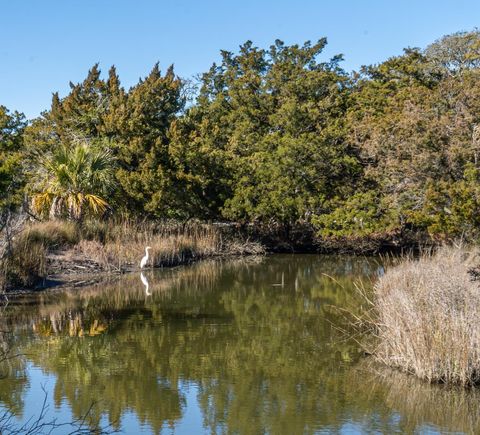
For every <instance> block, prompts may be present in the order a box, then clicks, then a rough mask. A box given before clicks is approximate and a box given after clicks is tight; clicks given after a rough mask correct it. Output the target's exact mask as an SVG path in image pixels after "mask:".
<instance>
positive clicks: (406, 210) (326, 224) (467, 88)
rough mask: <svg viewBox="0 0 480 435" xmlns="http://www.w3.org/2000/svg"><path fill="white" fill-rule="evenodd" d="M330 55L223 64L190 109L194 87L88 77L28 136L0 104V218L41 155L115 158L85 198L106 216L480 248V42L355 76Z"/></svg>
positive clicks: (469, 37)
mask: <svg viewBox="0 0 480 435" xmlns="http://www.w3.org/2000/svg"><path fill="white" fill-rule="evenodd" d="M325 45H326V39H321V40H319V41H318V42H317V43H315V44H312V43H310V42H307V43H305V44H303V45H302V46H300V45H291V46H288V45H285V44H284V43H283V42H282V41H279V40H277V41H275V43H274V44H273V45H272V46H271V47H270V48H268V49H261V48H258V47H255V46H254V45H253V44H252V43H251V42H246V43H245V44H243V45H242V46H241V47H240V49H239V51H238V52H237V53H231V52H227V51H222V52H221V61H220V62H219V63H218V64H214V65H212V67H211V68H210V69H209V70H208V71H207V72H205V73H204V74H203V75H202V76H201V78H200V80H199V84H198V88H197V92H196V99H195V101H190V104H186V103H187V100H188V96H189V90H190V86H189V83H188V82H187V81H185V80H183V79H181V78H179V77H178V76H177V75H175V73H174V70H173V67H170V68H168V69H167V71H166V72H165V73H162V72H161V71H160V69H159V66H158V64H157V65H155V66H154V68H153V69H152V71H151V72H150V74H149V75H148V76H146V77H145V78H143V79H141V80H139V82H138V83H137V84H136V85H135V86H133V87H131V88H130V89H128V90H127V89H124V88H123V87H122V86H121V84H120V81H119V78H118V76H117V73H116V71H115V68H114V67H112V68H111V69H110V71H109V73H108V77H106V78H102V76H101V72H100V70H99V68H98V65H94V66H93V68H92V69H91V70H90V71H89V73H88V75H87V77H86V78H85V80H84V81H83V82H81V83H78V84H72V83H71V84H70V88H71V89H70V93H69V94H68V95H67V96H65V97H64V98H60V97H59V95H58V94H54V95H53V99H52V105H51V108H50V110H48V111H45V112H44V113H42V115H41V116H40V117H38V118H37V119H35V120H33V121H32V122H31V123H30V125H28V126H26V124H25V120H24V117H23V116H22V115H20V114H18V113H10V112H8V110H7V109H6V108H4V107H3V106H2V107H0V188H1V190H0V205H1V207H3V208H5V207H12V206H13V205H14V204H18V202H19V198H22V197H23V196H24V195H25V194H26V195H27V196H34V195H36V194H37V195H38V194H39V193H44V192H43V190H42V189H44V188H45V186H43V187H42V186H40V185H39V184H38V179H39V177H38V173H39V172H40V173H42V174H43V175H45V173H46V172H45V167H42V164H41V163H40V162H39V159H37V158H35V156H36V155H38V154H39V153H41V154H43V155H46V156H50V157H49V158H50V159H51V161H56V160H58V156H57V157H56V153H58V152H59V151H58V150H60V149H62V150H64V152H67V151H68V149H71V154H72V156H73V155H74V154H75V153H76V152H78V150H77V148H78V147H80V146H81V147H91V148H92V149H95V150H97V151H98V152H107V153H108V156H109V158H111V165H112V177H111V178H108V180H107V179H105V180H106V181H105V183H107V182H108V186H107V187H106V188H105V186H102V185H98V184H95V183H93V184H92V183H91V185H89V187H88V188H87V187H85V188H84V189H85V193H88V194H91V195H97V196H98V197H99V198H101V199H104V200H106V201H107V200H108V204H109V210H110V211H113V212H114V213H115V212H123V213H127V214H128V213H130V214H134V215H143V216H150V217H152V218H175V219H180V220H184V219H189V218H198V219H203V220H210V219H218V220H231V221H236V222H243V223H255V224H258V225H269V226H275V225H276V226H279V227H292V226H296V225H308V226H310V227H311V228H314V230H315V231H316V233H317V234H319V235H320V236H322V237H327V238H328V237H357V236H369V235H375V234H388V233H391V232H394V231H398V230H401V229H402V228H406V227H409V228H416V229H420V230H423V231H426V232H428V233H429V234H431V235H434V236H437V237H453V236H457V235H460V234H463V235H465V234H469V235H472V236H475V235H477V233H478V230H479V228H480V213H479V209H480V187H479V186H480V185H479V176H480V175H479V164H480V163H479V161H478V157H479V151H480V150H479V147H480V140H479V139H478V136H479V134H477V136H475V131H477V133H478V132H479V130H478V128H477V125H478V124H480V32H479V31H473V32H461V33H456V34H453V35H448V36H445V37H443V38H442V39H440V40H438V41H436V42H434V43H433V44H431V45H430V46H429V47H427V48H426V49H424V50H421V49H415V48H409V49H406V50H405V51H404V54H403V55H401V56H397V57H392V58H390V59H388V60H386V61H385V62H383V63H381V64H378V65H373V66H367V67H363V68H362V69H361V70H360V71H359V72H356V73H353V74H347V73H346V72H345V71H344V70H343V69H342V68H341V60H342V57H341V56H336V57H334V58H332V59H330V60H321V57H322V56H321V54H322V51H323V49H324V47H325ZM65 150H67V151H65ZM47 178H48V177H47ZM50 180H51V178H50ZM12 204H13V205H12ZM99 212H103V210H99Z"/></svg>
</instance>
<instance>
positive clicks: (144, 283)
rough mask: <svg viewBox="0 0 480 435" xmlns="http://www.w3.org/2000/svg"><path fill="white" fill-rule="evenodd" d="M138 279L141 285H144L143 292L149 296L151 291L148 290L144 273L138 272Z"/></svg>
mask: <svg viewBox="0 0 480 435" xmlns="http://www.w3.org/2000/svg"><path fill="white" fill-rule="evenodd" d="M140 279H141V281H142V283H143V285H144V286H145V294H146V295H147V296H151V295H152V293H150V292H149V291H148V288H149V285H148V281H147V278H146V277H145V275H144V274H143V272H140Z"/></svg>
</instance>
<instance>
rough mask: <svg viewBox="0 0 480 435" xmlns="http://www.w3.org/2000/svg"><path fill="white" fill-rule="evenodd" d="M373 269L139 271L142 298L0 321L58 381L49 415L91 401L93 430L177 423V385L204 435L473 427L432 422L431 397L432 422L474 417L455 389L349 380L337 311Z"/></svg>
mask: <svg viewBox="0 0 480 435" xmlns="http://www.w3.org/2000/svg"><path fill="white" fill-rule="evenodd" d="M379 270H381V269H380V266H379V265H378V264H377V262H376V261H374V260H367V259H358V258H357V259H355V258H349V257H322V256H314V255H312V256H271V257H266V258H259V259H247V260H239V261H227V262H226V261H218V262H202V263H199V264H197V265H194V266H191V267H185V268H179V269H176V270H163V271H160V272H150V273H149V275H148V280H149V282H150V291H149V293H150V292H151V295H149V296H148V297H145V296H146V294H145V286H144V282H143V281H144V280H143V279H142V280H139V279H138V275H136V274H135V275H129V276H124V277H122V278H120V279H117V280H115V281H112V282H110V283H106V284H105V283H104V284H99V285H96V286H92V287H90V288H84V289H80V290H79V289H72V290H66V291H56V292H50V293H43V294H40V295H34V296H31V295H30V296H24V297H22V298H19V299H18V300H17V301H16V303H15V304H12V306H11V307H10V309H11V317H8V316H7V317H5V318H4V319H3V322H4V323H5V327H8V326H12V325H15V324H16V325H18V324H20V325H21V326H17V327H16V329H15V335H14V337H15V341H16V343H15V346H16V347H17V348H18V349H19V350H20V351H21V352H23V353H25V354H27V355H28V357H27V358H28V361H30V362H31V363H33V364H35V365H36V366H38V367H41V368H42V370H43V371H44V372H45V373H46V374H50V375H54V376H55V379H56V382H55V389H54V397H53V400H54V404H55V406H57V407H59V406H60V404H61V403H62V401H65V400H66V401H67V402H68V404H69V406H70V407H71V410H72V413H73V415H74V416H81V415H83V414H84V413H85V412H86V410H88V408H89V407H90V406H91V403H92V401H94V402H95V404H94V407H93V409H92V411H91V416H90V417H91V425H92V428H95V427H98V425H99V424H100V421H101V418H102V415H103V416H107V418H108V419H109V421H110V422H112V423H115V422H117V423H119V422H121V421H122V416H123V417H124V416H125V415H126V414H128V412H131V411H132V412H134V413H135V414H136V416H137V417H138V420H139V421H140V422H142V423H143V424H145V425H148V426H149V427H150V428H151V430H152V431H153V432H154V433H159V432H161V430H162V428H164V427H166V426H168V427H175V426H176V425H178V424H179V422H180V421H181V420H182V418H184V417H185V410H186V407H187V406H190V405H189V404H188V403H187V396H186V387H185V386H186V385H187V386H188V385H189V386H194V387H195V390H194V391H196V399H197V405H198V406H199V408H200V409H201V411H202V418H203V424H204V428H205V430H206V431H207V432H228V433H230V432H237V433H242V434H249V433H251V434H257V433H264V432H270V433H313V432H315V431H319V430H327V431H333V432H337V431H340V430H341V429H342V428H344V427H345V425H346V424H349V425H354V426H355V425H356V426H355V427H358V428H359V430H362V431H366V432H370V431H381V432H384V433H385V432H388V433H390V432H395V431H401V430H408V431H414V430H415V429H418V428H421V427H422V425H424V424H427V423H429V424H433V425H435V424H438V425H440V426H441V427H442V428H447V429H449V430H450V429H451V430H459V431H463V430H466V429H471V428H472V427H474V426H475V427H477V428H478V421H477V419H472V417H471V416H470V417H469V416H467V414H466V413H463V412H459V413H457V414H456V418H455V419H453V418H452V419H451V421H450V422H449V421H448V420H447V419H445V418H442V416H441V415H439V414H438V412H437V413H435V412H432V409H433V407H435V403H434V402H435V401H436V402H441V403H442V404H443V408H444V409H445V411H444V412H445V414H443V415H448V412H449V411H451V415H454V411H456V408H457V407H458V408H459V407H462V406H463V407H465V406H467V408H468V409H469V411H470V412H474V411H475V412H476V413H477V414H475V415H478V410H479V406H478V404H477V402H476V401H475V400H476V399H475V397H476V396H475V397H473V396H469V395H468V394H467V393H464V394H463V396H462V399H461V400H458V401H455V399H453V397H459V396H458V394H457V393H456V392H452V391H447V390H439V391H438V390H433V388H434V387H431V386H426V385H424V384H422V385H423V387H422V388H423V390H425V391H423V390H422V394H418V395H416V396H415V397H416V401H417V406H416V407H415V408H412V409H410V408H408V406H406V405H405V403H406V402H407V401H408V400H407V399H408V395H409V394H410V392H411V391H413V390H412V388H410V387H408V388H405V389H401V388H396V389H395V390H394V389H393V388H392V386H391V385H390V384H391V377H390V376H385V377H382V376H379V375H374V374H372V373H373V372H372V371H371V370H369V371H368V373H370V375H369V376H367V375H365V374H364V372H365V368H362V370H361V371H360V370H359V367H363V366H359V364H364V361H363V360H362V358H361V353H360V350H359V349H358V346H357V344H356V343H355V341H354V340H349V339H346V338H345V336H343V335H341V334H339V333H338V332H337V328H347V329H348V324H347V320H346V319H345V317H344V315H343V314H342V312H341V310H339V309H338V308H342V309H347V310H349V311H351V312H354V313H358V312H360V310H361V299H360V297H359V295H358V293H357V291H356V290H355V288H354V282H355V280H358V279H360V278H362V279H363V280H364V281H365V282H370V280H373V279H374V278H375V276H376V274H377V273H378V272H379ZM327 275H328V276H327ZM282 276H283V279H282ZM144 278H146V276H144ZM332 278H333V279H332ZM279 282H282V283H283V285H281V286H274V285H273V284H278V283H279ZM19 319H20V320H19ZM17 363H18V364H19V366H18V369H17V370H16V371H15V370H11V371H10V372H9V373H8V376H7V378H6V379H4V380H2V381H1V382H0V398H1V400H2V403H3V404H4V406H6V407H8V408H9V409H12V410H13V412H15V413H20V412H21V409H22V399H21V398H22V395H24V394H26V388H25V382H27V381H26V380H27V379H28V370H25V366H24V365H22V364H21V362H17ZM400 376H402V375H400ZM22 382H23V383H22ZM400 384H401V383H400V382H396V385H400ZM372 385H374V386H373V387H372ZM428 391H436V393H435V401H434V400H433V399H432V395H429V394H428ZM442 397H443V399H442ZM422 400H424V402H425V405H423V404H422ZM399 402H401V403H403V405H402V406H398V403H399ZM119 427H120V426H119ZM194 429H195V428H193V429H192V430H194ZM196 429H197V431H198V429H199V428H196Z"/></svg>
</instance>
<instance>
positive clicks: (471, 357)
mask: <svg viewBox="0 0 480 435" xmlns="http://www.w3.org/2000/svg"><path fill="white" fill-rule="evenodd" d="M479 261H480V258H479V251H478V250H477V249H474V248H470V249H467V248H458V247H444V248H441V249H439V250H438V252H436V253H435V254H424V255H423V256H421V258H418V259H411V258H410V259H405V260H404V261H403V262H401V263H400V264H398V265H397V266H395V267H393V268H391V269H388V270H387V272H386V273H385V275H384V276H382V277H381V278H380V279H379V281H378V282H377V284H376V285H375V289H374V299H373V305H374V312H375V318H374V323H375V330H376V333H377V338H378V346H377V348H376V350H375V351H374V354H375V357H376V359H377V360H379V361H381V362H383V363H385V364H387V365H389V366H392V367H397V368H399V369H401V370H404V371H406V372H409V373H413V374H415V375H416V376H418V377H419V378H422V379H426V380H428V381H431V382H444V383H448V384H460V385H473V384H477V383H479V382H480V321H479V319H480V285H479V284H480V283H479V282H478V281H475V280H474V278H473V277H472V273H471V271H472V268H474V267H475V266H476V265H478V263H479Z"/></svg>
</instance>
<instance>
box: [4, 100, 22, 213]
mask: <svg viewBox="0 0 480 435" xmlns="http://www.w3.org/2000/svg"><path fill="white" fill-rule="evenodd" d="M25 126H26V122H25V117H24V116H23V115H22V114H20V113H18V112H14V113H10V112H9V111H8V110H7V108H6V107H5V106H0V210H2V209H4V208H5V207H10V206H13V205H15V204H18V203H19V202H20V200H21V198H22V189H23V181H24V179H23V170H22V164H21V163H22V152H23V137H22V134H23V131H24V129H25Z"/></svg>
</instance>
